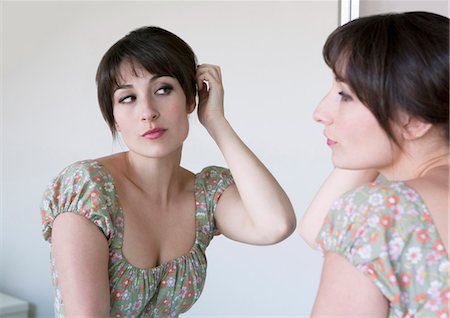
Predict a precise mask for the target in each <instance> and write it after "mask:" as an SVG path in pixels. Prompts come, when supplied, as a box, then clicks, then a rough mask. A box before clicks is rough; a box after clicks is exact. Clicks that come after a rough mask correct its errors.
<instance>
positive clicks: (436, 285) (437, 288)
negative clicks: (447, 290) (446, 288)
mask: <svg viewBox="0 0 450 318" xmlns="http://www.w3.org/2000/svg"><path fill="white" fill-rule="evenodd" d="M441 287H442V283H441V282H438V281H437V280H434V281H432V282H431V283H430V287H429V288H428V290H427V293H428V295H431V296H432V297H433V298H439V297H440V296H441Z"/></svg>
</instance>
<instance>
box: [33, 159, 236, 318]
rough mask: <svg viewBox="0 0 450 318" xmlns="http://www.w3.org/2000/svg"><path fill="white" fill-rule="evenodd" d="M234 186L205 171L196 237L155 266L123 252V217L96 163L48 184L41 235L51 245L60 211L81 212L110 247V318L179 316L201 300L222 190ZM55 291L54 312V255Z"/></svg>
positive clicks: (223, 175) (226, 174)
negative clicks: (134, 262) (133, 260)
mask: <svg viewBox="0 0 450 318" xmlns="http://www.w3.org/2000/svg"><path fill="white" fill-rule="evenodd" d="M231 184H233V178H232V176H231V174H230V171H229V170H227V169H224V168H221V167H214V166H211V167H207V168H205V169H203V170H202V171H201V172H200V173H198V174H197V175H196V177H195V186H194V192H195V204H196V212H195V219H196V238H195V243H194V245H193V246H192V248H191V250H190V251H189V252H188V253H187V254H185V255H183V256H181V257H178V258H176V259H173V260H170V261H168V262H166V263H163V264H161V265H159V266H157V267H155V268H150V269H140V268H137V267H135V266H133V265H132V264H130V263H128V262H127V260H126V259H125V257H124V256H123V253H122V244H123V233H124V218H123V214H122V210H121V207H120V205H119V203H118V202H119V201H118V195H117V192H116V190H115V186H114V183H113V179H112V177H111V175H110V174H109V172H108V171H107V170H106V168H105V167H104V166H102V165H101V164H100V163H99V162H97V161H95V160H85V161H80V162H77V163H75V164H72V165H70V166H69V167H67V168H65V169H64V170H63V171H62V172H61V173H60V174H59V175H58V176H57V177H56V178H55V179H54V180H53V181H52V182H51V184H50V185H49V186H48V188H47V190H46V191H45V193H44V196H43V200H42V203H41V214H42V224H43V236H44V238H45V239H46V240H48V241H49V242H51V231H52V225H53V221H54V220H55V218H56V217H57V216H58V215H59V214H61V213H67V212H72V213H77V214H79V215H82V216H84V217H86V218H87V219H88V220H90V221H91V222H92V223H94V224H95V225H96V226H97V227H98V228H99V229H100V230H101V231H102V232H103V234H104V235H105V237H106V239H107V240H108V244H109V256H110V258H109V277H110V280H109V284H110V301H111V311H110V316H111V317H152V318H158V317H178V315H179V314H180V313H183V312H186V311H187V310H188V309H189V308H190V307H191V306H192V305H193V304H194V303H195V301H196V300H197V299H198V298H199V297H200V294H201V292H202V289H203V286H204V284H205V278H206V265H207V263H206V257H205V250H206V247H207V246H208V245H209V242H210V241H211V239H212V238H213V236H214V235H215V234H216V232H217V231H216V226H215V223H214V211H215V208H216V205H217V202H218V200H219V198H220V196H221V194H222V193H223V191H224V190H225V189H226V188H227V187H228V186H229V185H231ZM51 264H52V273H53V284H54V286H55V290H56V297H55V314H56V316H58V317H64V302H63V299H62V298H61V294H60V291H59V288H58V274H57V271H56V269H55V266H54V260H53V257H52V256H51Z"/></svg>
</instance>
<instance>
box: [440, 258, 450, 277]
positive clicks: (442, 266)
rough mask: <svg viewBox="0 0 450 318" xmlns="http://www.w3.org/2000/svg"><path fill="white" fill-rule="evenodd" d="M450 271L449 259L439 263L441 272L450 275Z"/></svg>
mask: <svg viewBox="0 0 450 318" xmlns="http://www.w3.org/2000/svg"><path fill="white" fill-rule="evenodd" d="M449 271H450V262H449V261H448V260H444V261H442V263H441V264H439V272H441V273H446V274H447V275H449V274H450V273H449Z"/></svg>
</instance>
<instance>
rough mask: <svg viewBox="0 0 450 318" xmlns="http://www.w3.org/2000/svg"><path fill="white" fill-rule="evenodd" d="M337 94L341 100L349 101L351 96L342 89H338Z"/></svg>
mask: <svg viewBox="0 0 450 318" xmlns="http://www.w3.org/2000/svg"><path fill="white" fill-rule="evenodd" d="M338 94H339V95H340V96H341V100H342V101H343V102H349V101H351V100H352V97H351V96H350V95H348V94H346V93H344V92H343V91H340V92H339V93H338Z"/></svg>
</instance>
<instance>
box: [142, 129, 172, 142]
mask: <svg viewBox="0 0 450 318" xmlns="http://www.w3.org/2000/svg"><path fill="white" fill-rule="evenodd" d="M166 130H167V129H163V128H154V129H150V130H149V131H147V132H146V133H145V134H143V135H142V137H144V138H145V139H149V140H155V139H158V138H159V137H161V136H162V135H164V133H165V132H166Z"/></svg>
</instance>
